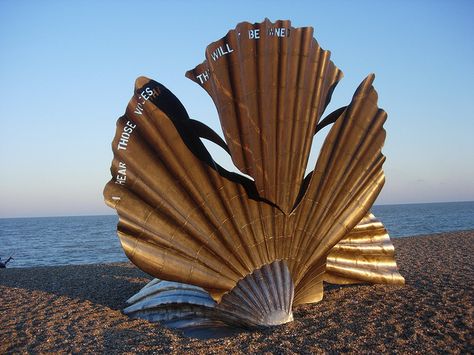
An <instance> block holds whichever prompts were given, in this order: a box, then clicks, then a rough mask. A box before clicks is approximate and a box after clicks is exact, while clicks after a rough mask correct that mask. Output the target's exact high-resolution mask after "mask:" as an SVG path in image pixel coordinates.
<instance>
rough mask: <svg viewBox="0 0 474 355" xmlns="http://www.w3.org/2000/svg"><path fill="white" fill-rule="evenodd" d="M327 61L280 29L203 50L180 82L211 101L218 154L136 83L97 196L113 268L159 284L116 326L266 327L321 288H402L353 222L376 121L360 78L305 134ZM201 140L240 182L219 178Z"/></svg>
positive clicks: (370, 220) (370, 232)
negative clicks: (140, 321) (323, 132)
mask: <svg viewBox="0 0 474 355" xmlns="http://www.w3.org/2000/svg"><path fill="white" fill-rule="evenodd" d="M329 57H330V53H329V51H325V50H323V49H321V47H320V46H319V45H318V43H317V42H316V40H315V39H314V38H313V29H312V28H310V27H304V28H293V27H291V25H290V22H289V21H277V22H275V23H271V22H270V21H269V20H265V21H264V22H262V23H257V24H253V25H252V24H250V23H246V22H245V23H240V24H239V25H237V27H236V29H235V30H231V31H229V33H228V34H227V35H226V36H225V37H224V38H222V39H221V40H219V41H217V42H214V43H212V44H211V45H209V46H208V47H207V50H206V60H205V61H204V62H203V63H202V64H200V65H198V66H197V67H196V68H195V69H193V70H190V71H188V72H187V74H186V75H187V76H188V77H189V78H190V79H192V80H194V81H195V82H197V83H198V84H200V85H201V86H202V87H203V88H204V89H205V90H206V91H207V92H208V93H209V95H210V96H211V97H212V99H213V100H214V103H215V104H216V107H217V110H218V113H219V118H220V122H221V125H222V128H223V131H224V135H225V142H224V140H222V139H221V138H220V137H219V135H217V134H216V133H215V132H214V131H212V130H211V129H210V128H209V127H207V126H205V125H204V124H202V123H200V122H199V121H195V120H192V119H190V118H189V117H188V114H187V113H186V110H185V109H184V107H183V105H182V104H181V103H180V102H179V100H178V99H177V98H176V97H175V96H174V95H173V94H172V93H171V92H170V91H169V90H168V89H166V88H165V87H164V86H163V85H161V84H159V83H157V82H155V81H153V80H150V79H147V78H143V77H141V78H138V79H137V81H136V85H135V94H134V96H133V97H132V99H131V101H130V103H129V104H128V106H127V110H126V112H125V115H124V116H122V117H121V118H120V119H119V120H118V122H117V132H116V136H115V138H114V141H113V143H112V148H113V151H114V160H113V162H112V168H111V172H112V180H111V181H110V182H109V183H108V184H107V185H106V187H105V191H104V195H105V200H106V202H107V204H108V205H109V206H111V207H113V208H115V209H116V210H117V212H118V214H119V217H120V219H119V223H118V227H117V231H118V235H119V238H120V240H121V243H122V246H123V248H124V250H125V253H126V254H127V256H128V258H129V259H130V260H131V261H132V262H133V263H134V264H135V265H137V266H138V267H139V268H141V269H142V270H144V271H145V272H147V273H149V274H150V275H153V276H155V277H157V278H159V279H160V280H168V281H160V280H154V281H152V282H151V283H150V284H149V285H147V286H146V287H145V288H144V289H143V290H141V291H140V292H139V293H138V294H137V295H135V296H134V297H132V298H131V299H130V300H129V303H130V304H131V305H130V307H128V308H127V309H126V310H125V312H126V313H128V314H130V315H132V316H135V317H144V318H147V319H150V320H156V321H164V322H166V323H168V324H170V325H172V326H175V327H197V326H202V325H209V324H214V325H215V324H228V325H229V324H230V325H238V326H268V325H275V324H281V323H285V322H288V321H290V320H292V318H293V316H292V307H293V306H295V305H298V304H302V303H309V302H318V301H320V300H321V299H322V296H323V281H327V282H332V283H338V284H347V283H357V282H374V283H389V284H403V283H404V279H403V277H402V276H401V275H400V274H399V273H398V271H397V266H396V263H395V260H394V250H393V245H392V244H391V242H390V238H389V237H388V234H387V232H386V230H385V228H384V227H383V225H382V223H381V222H380V221H378V220H377V219H376V218H375V217H374V216H373V215H372V214H371V213H370V211H369V210H370V207H371V206H372V204H373V202H374V200H375V198H376V197H377V195H378V194H379V192H380V190H381V188H382V185H383V183H384V174H383V171H382V164H383V162H384V160H385V157H384V156H383V155H382V153H381V149H382V145H383V143H384V140H385V130H384V129H383V127H382V126H383V124H384V122H385V120H386V117H387V115H386V113H385V112H384V111H383V110H382V109H379V108H378V106H377V93H376V92H375V90H374V88H373V86H372V82H373V80H374V75H369V76H368V77H367V78H366V79H365V80H364V81H363V82H362V83H361V84H360V86H359V88H358V89H357V90H356V92H355V94H354V97H353V99H352V101H351V103H350V104H349V105H348V106H346V107H343V108H341V109H339V110H336V111H334V112H333V113H331V114H329V115H328V116H327V117H326V118H324V119H322V120H321V116H322V114H323V112H324V110H325V108H326V106H327V105H328V103H329V101H330V98H331V94H332V91H333V89H334V87H335V86H336V84H337V83H338V81H339V80H340V79H341V78H342V72H341V71H340V70H339V69H338V68H337V67H336V66H335V65H334V64H333V63H332V62H331V61H330V59H329ZM329 124H333V125H332V127H331V129H330V131H329V133H328V135H327V137H326V140H325V142H324V144H323V146H322V148H321V152H320V154H319V158H318V160H317V163H316V166H315V168H314V170H313V171H312V172H311V173H310V174H308V175H307V176H306V177H304V172H305V170H306V165H307V162H308V156H309V153H310V149H311V143H312V140H313V136H314V134H316V133H317V132H318V131H319V130H320V129H321V128H322V127H324V126H326V125H329ZM201 138H205V139H208V140H211V141H212V142H214V143H216V144H218V145H220V146H221V147H222V148H224V149H225V150H226V151H227V152H228V153H229V154H230V156H231V158H232V160H233V162H234V163H235V165H236V166H237V168H238V169H239V170H240V171H242V172H243V173H245V174H247V175H249V176H251V177H252V178H253V179H254V180H251V179H249V178H247V177H245V176H244V175H240V174H235V173H231V172H229V171H227V170H225V169H223V168H222V167H221V166H219V165H218V164H217V163H216V162H215V161H214V160H213V159H212V157H211V156H210V154H209V152H208V151H207V150H206V148H205V146H204V145H203V143H202V141H201Z"/></svg>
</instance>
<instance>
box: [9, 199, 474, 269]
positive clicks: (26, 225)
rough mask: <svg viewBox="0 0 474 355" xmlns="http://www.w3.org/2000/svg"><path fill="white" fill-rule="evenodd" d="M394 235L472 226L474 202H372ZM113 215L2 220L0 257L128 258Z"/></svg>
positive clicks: (29, 262) (17, 262)
mask: <svg viewBox="0 0 474 355" xmlns="http://www.w3.org/2000/svg"><path fill="white" fill-rule="evenodd" d="M372 212H373V213H374V214H375V216H377V217H378V218H380V219H381V220H382V222H383V223H384V224H385V226H386V228H387V230H388V232H389V234H390V236H391V237H393V238H399V237H406V236H416V235H423V234H432V233H441V232H449V231H459V230H469V229H474V201H471V202H449V203H422V204H404V205H375V206H374V207H373V208H372ZM117 222H118V218H117V216H115V215H111V216H80V217H79V216H78V217H41V218H3V219H0V257H1V258H2V261H5V260H6V259H7V258H8V257H10V256H12V257H13V260H12V261H10V262H9V263H8V264H7V267H19V268H21V267H32V266H53V265H72V264H99V263H111V262H121V261H126V260H127V258H126V256H125V254H124V253H123V251H122V248H121V246H120V242H119V240H118V238H117V235H116V226H117Z"/></svg>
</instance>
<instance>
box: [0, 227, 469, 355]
mask: <svg viewBox="0 0 474 355" xmlns="http://www.w3.org/2000/svg"><path fill="white" fill-rule="evenodd" d="M393 243H394V244H395V248H396V251H397V260H398V265H399V268H400V271H401V273H402V275H403V276H404V277H405V278H406V285H405V286H403V287H401V286H395V287H394V286H384V285H356V286H344V287H341V286H334V285H325V296H324V299H323V301H322V302H320V303H318V304H312V305H305V306H300V307H297V308H296V309H295V310H294V316H295V321H294V322H292V323H289V324H285V325H283V326H279V327H276V328H271V329H266V330H261V331H247V332H242V333H239V334H237V335H234V336H231V337H224V338H216V339H207V340H201V339H196V338H190V337H186V336H184V335H183V334H182V333H181V332H180V331H177V330H171V329H167V328H164V327H162V326H160V324H157V323H149V322H147V321H143V320H131V319H129V318H128V317H127V316H125V315H123V314H122V313H121V309H122V308H123V307H124V301H125V300H126V299H127V298H128V297H130V296H131V295H133V294H134V293H135V292H137V291H138V290H139V289H140V288H141V287H142V286H143V285H144V284H145V283H146V282H147V281H148V280H149V279H150V277H149V276H148V275H146V274H144V273H143V272H141V271H140V270H138V269H137V268H135V267H134V266H133V265H132V264H128V263H120V264H106V265H81V266H61V267H37V268H24V269H20V268H17V269H15V268H10V269H1V270H0V300H1V301H0V353H23V352H32V353H44V352H60V353H92V352H94V353H95V352H101V353H177V354H182V353H184V352H192V353H195V354H196V353H197V354H200V353H202V354H204V353H250V352H259V353H266V352H267V353H283V354H291V353H321V352H337V353H338V352H357V353H360V352H363V353H366V352H370V353H380V352H399V353H407V352H410V353H413V352H420V353H425V352H430V353H431V352H450V353H474V342H473V333H474V327H473V318H474V317H473V311H474V306H473V302H474V301H473V300H474V290H473V288H474V262H473V261H474V260H473V259H474V257H473V255H474V230H473V231H465V232H453V233H443V234H437V235H431V236H417V237H408V238H400V239H393Z"/></svg>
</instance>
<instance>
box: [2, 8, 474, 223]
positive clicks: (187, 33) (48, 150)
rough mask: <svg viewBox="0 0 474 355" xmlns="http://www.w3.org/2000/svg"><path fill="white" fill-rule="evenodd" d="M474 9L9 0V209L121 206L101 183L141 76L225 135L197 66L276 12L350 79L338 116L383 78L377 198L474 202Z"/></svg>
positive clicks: (12, 212) (337, 101)
mask: <svg viewBox="0 0 474 355" xmlns="http://www.w3.org/2000/svg"><path fill="white" fill-rule="evenodd" d="M473 14H474V2H473V1H436V0H432V1H420V0H418V1H416V0H415V1H307V2H305V1H268V2H263V1H238V2H237V1H236V2H233V3H232V4H231V3H227V2H217V1H216V2H211V1H199V2H197V1H196V2H191V1H189V2H185V1H163V2H161V1H139V2H138V1H13V0H11V1H5V0H0V120H1V121H0V122H1V132H2V134H1V138H0V166H1V170H0V171H1V179H2V182H1V184H0V201H1V202H0V217H17V216H56V215H87V214H112V213H113V211H112V210H111V209H109V208H108V207H106V206H105V205H104V203H103V198H102V189H103V186H104V185H105V183H106V182H107V181H108V180H109V178H110V175H109V174H110V173H109V167H110V162H111V160H112V151H111V147H110V143H111V140H112V137H113V135H114V132H115V121H116V119H117V118H118V117H119V116H120V115H121V114H122V113H123V112H124V110H125V107H126V105H127V103H128V100H129V99H130V97H131V95H132V91H133V84H134V80H135V78H136V77H138V76H140V75H146V76H148V77H150V78H153V79H155V80H157V81H160V82H161V83H163V84H164V85H166V86H167V87H168V88H169V89H170V90H171V91H173V92H174V93H175V94H176V95H177V96H178V97H179V98H180V100H181V101H182V102H183V103H184V105H185V106H186V108H187V109H188V112H189V113H190V115H191V117H193V118H195V119H199V120H202V121H204V122H205V123H206V124H208V125H209V126H211V127H212V128H214V129H215V130H216V131H219V132H220V128H219V125H218V119H217V113H216V110H215V108H214V106H213V104H212V101H211V99H210V98H209V97H208V96H207V94H206V93H205V92H204V90H202V89H201V88H200V87H199V86H198V85H196V84H195V83H193V82H192V81H190V80H189V79H187V78H185V77H184V73H185V72H186V70H188V69H191V68H194V66H195V65H197V64H198V63H200V62H201V61H202V60H203V59H204V50H205V48H206V46H207V45H208V44H209V43H211V42H213V41H215V40H217V39H219V38H221V37H222V36H224V35H225V34H226V32H227V31H228V30H229V29H231V28H234V27H235V25H236V24H237V23H238V22H241V21H249V22H260V21H262V20H263V19H264V18H265V17H268V18H269V19H270V20H272V21H274V20H277V19H290V20H292V24H293V26H295V27H301V26H313V27H314V28H315V37H316V38H317V40H318V42H319V43H320V44H321V46H322V47H323V48H325V49H329V50H331V52H332V60H333V61H334V62H335V64H336V65H337V66H338V67H339V68H341V69H342V71H343V72H344V74H345V77H344V79H343V80H342V82H341V83H340V84H339V86H338V87H337V89H336V91H335V93H334V95H333V102H332V104H331V106H330V107H329V110H332V109H336V108H338V107H340V106H343V105H346V104H347V103H348V102H349V100H350V98H351V96H352V93H353V92H354V90H355V88H356V87H357V85H358V84H359V82H360V81H361V80H362V79H363V78H364V77H365V76H366V75H367V74H369V73H371V72H374V73H376V80H375V87H376V89H377V90H378V92H379V105H380V106H381V107H383V108H384V109H385V110H386V111H387V112H388V114H389V118H388V121H387V123H386V125H385V128H386V129H387V133H388V135H387V140H386V144H385V148H384V153H385V155H386V156H387V161H386V163H385V165H384V169H385V174H386V178H387V182H386V185H385V188H384V190H383V192H382V193H381V195H380V196H379V199H378V200H377V203H379V204H390V203H412V202H435V201H461V200H474V139H473V137H472V135H473V131H474V114H473V110H472V102H473V99H474V69H473V63H474V44H473V43H474V42H473V41H472V37H473V35H474V21H472V16H473ZM328 112H329V111H328ZM216 155H217V158H216V160H218V161H222V160H223V159H224V155H222V154H220V153H219V152H216ZM223 164H224V165H226V164H228V162H223Z"/></svg>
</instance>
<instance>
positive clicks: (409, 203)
mask: <svg viewBox="0 0 474 355" xmlns="http://www.w3.org/2000/svg"><path fill="white" fill-rule="evenodd" d="M466 202H474V200H462V201H436V202H406V203H377V204H374V205H373V206H372V207H375V206H403V205H430V204H439V203H466ZM105 216H118V215H117V214H116V213H110V214H75V215H54V216H53V215H50V216H16V217H2V216H0V219H21V218H25V219H26V218H67V217H105Z"/></svg>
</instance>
